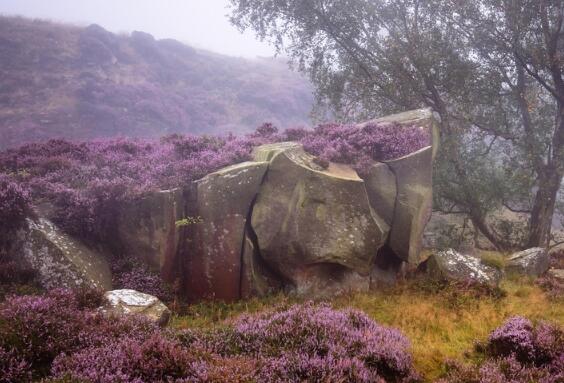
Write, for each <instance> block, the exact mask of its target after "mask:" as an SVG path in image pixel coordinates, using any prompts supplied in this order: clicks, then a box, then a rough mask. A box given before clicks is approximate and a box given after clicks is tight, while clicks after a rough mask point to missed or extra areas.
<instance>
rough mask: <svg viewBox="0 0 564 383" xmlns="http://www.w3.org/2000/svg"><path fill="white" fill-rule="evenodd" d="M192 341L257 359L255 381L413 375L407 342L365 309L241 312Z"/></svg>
mask: <svg viewBox="0 0 564 383" xmlns="http://www.w3.org/2000/svg"><path fill="white" fill-rule="evenodd" d="M194 344H197V345H200V346H201V347H204V348H207V349H209V350H210V351H212V352H215V353H219V354H220V355H233V354H243V355H249V356H253V357H255V358H259V359H261V368H260V371H259V377H260V379H259V380H260V381H268V382H286V381H305V382H317V381H367V382H369V381H378V380H380V379H386V381H389V382H408V381H413V380H416V375H415V372H414V370H413V366H412V360H411V355H410V352H409V347H410V345H409V342H408V341H407V339H406V338H405V337H404V336H403V335H402V334H401V333H400V332H399V331H397V330H394V329H389V328H386V327H383V326H380V325H378V324H376V323H375V322H373V321H372V320H370V319H369V318H368V317H367V316H366V315H365V314H363V313H361V312H359V311H354V310H347V311H335V310H333V309H331V308H330V307H329V306H326V305H319V306H315V305H313V304H306V305H294V306H292V307H290V308H289V309H288V310H285V311H280V312H269V313H262V314H256V315H251V316H243V317H241V318H240V319H239V320H238V321H237V322H236V323H235V324H234V326H233V329H232V330H225V331H220V332H217V333H216V334H215V336H214V334H211V335H210V336H209V337H207V338H204V339H203V340H196V341H195V343H194Z"/></svg>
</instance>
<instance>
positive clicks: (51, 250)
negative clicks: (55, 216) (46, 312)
mask: <svg viewBox="0 0 564 383" xmlns="http://www.w3.org/2000/svg"><path fill="white" fill-rule="evenodd" d="M18 242H19V243H20V247H21V249H22V255H23V258H24V259H25V261H27V263H28V264H29V265H30V266H31V267H32V268H33V269H34V270H36V271H37V274H38V279H39V283H40V284H41V286H42V287H43V288H45V289H53V288H74V287H79V286H90V287H94V288H99V289H104V290H108V289H111V287H112V277H111V273H110V267H109V265H108V263H107V261H106V259H105V258H104V256H103V255H102V254H100V253H98V252H96V251H94V250H92V249H90V248H88V247H86V246H85V245H84V244H83V243H81V242H80V241H78V240H76V239H74V238H72V237H71V236H69V235H68V234H66V233H64V232H62V231H61V230H60V229H59V228H57V227H56V226H55V224H53V223H52V222H51V221H49V220H48V219H46V218H43V217H39V218H37V219H36V220H31V219H27V228H26V229H22V230H20V232H19V233H18Z"/></svg>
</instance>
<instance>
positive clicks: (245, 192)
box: [117, 110, 438, 301]
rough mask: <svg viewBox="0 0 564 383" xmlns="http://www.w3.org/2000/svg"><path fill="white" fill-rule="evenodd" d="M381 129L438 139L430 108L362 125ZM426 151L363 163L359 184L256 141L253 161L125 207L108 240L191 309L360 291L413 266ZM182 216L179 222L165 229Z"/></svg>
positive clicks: (426, 179) (287, 147)
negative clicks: (410, 129) (157, 273)
mask: <svg viewBox="0 0 564 383" xmlns="http://www.w3.org/2000/svg"><path fill="white" fill-rule="evenodd" d="M386 121H390V122H398V123H399V124H400V128H401V125H402V124H408V125H411V124H418V125H419V126H420V127H421V129H429V130H430V131H432V132H433V142H434V143H436V141H437V139H438V138H437V137H438V136H437V134H436V131H437V120H436V118H435V116H434V114H433V113H432V112H431V111H430V110H416V111H410V112H406V113H402V114H398V115H393V116H388V117H385V118H382V119H379V120H375V121H371V122H386ZM360 126H362V124H360V125H359V127H360ZM435 153H436V145H430V146H427V147H425V148H423V149H421V150H419V151H416V152H414V153H411V154H409V155H406V156H404V157H401V158H397V159H394V160H391V161H386V162H382V163H378V162H374V163H373V164H372V166H371V167H370V168H369V170H368V172H366V174H364V173H363V178H361V177H359V175H358V174H357V172H356V171H355V170H353V169H352V168H351V167H350V166H347V165H344V164H336V163H329V164H328V166H325V165H326V164H323V165H321V163H320V162H319V161H316V158H315V157H314V156H312V155H310V154H308V153H306V152H305V151H304V149H303V147H302V146H301V144H298V143H295V142H281V143H274V144H267V145H262V146H259V147H257V148H255V150H254V152H253V161H250V162H245V163H241V164H237V165H233V166H229V167H227V168H224V169H221V170H219V171H217V172H215V173H212V174H208V175H207V176H205V177H204V178H202V179H200V180H198V181H195V182H193V183H191V184H190V185H189V186H187V187H186V188H185V189H184V190H182V191H180V190H172V191H164V192H162V193H157V194H155V195H152V196H148V197H147V198H146V199H144V200H143V201H140V202H139V203H137V204H133V205H132V206H131V207H130V208H128V209H125V210H124V211H123V212H122V213H120V214H122V215H121V216H120V217H119V220H118V222H119V225H118V230H117V232H118V237H119V241H120V242H121V244H122V245H123V247H124V249H126V250H127V252H128V253H133V254H132V255H136V256H140V257H142V258H145V259H146V260H147V261H148V262H149V263H151V264H152V265H154V266H155V267H159V268H160V269H161V274H162V275H163V276H164V277H165V280H167V281H169V282H173V281H175V280H176V279H178V278H180V282H181V289H182V291H183V292H184V296H185V297H186V298H188V299H189V300H191V301H197V300H202V299H218V300H224V301H233V300H236V299H239V298H241V297H248V296H253V295H265V294H269V293H272V292H274V291H277V290H284V291H292V292H295V293H297V294H299V295H308V296H327V295H333V294H338V293H341V292H347V291H366V290H367V289H369V288H370V286H372V287H374V286H378V285H380V284H381V283H385V284H387V283H391V282H393V281H394V280H395V275H396V274H397V272H398V270H399V269H400V268H401V267H403V266H402V265H404V264H406V265H410V266H409V267H411V268H415V267H416V266H417V265H419V264H420V263H421V262H422V261H423V259H422V258H421V256H420V254H421V247H422V237H423V230H424V228H425V225H426V223H427V220H428V219H429V216H430V211H431V203H432V164H433V158H434V156H435ZM182 219H187V225H185V226H183V227H178V225H175V222H177V221H178V220H182Z"/></svg>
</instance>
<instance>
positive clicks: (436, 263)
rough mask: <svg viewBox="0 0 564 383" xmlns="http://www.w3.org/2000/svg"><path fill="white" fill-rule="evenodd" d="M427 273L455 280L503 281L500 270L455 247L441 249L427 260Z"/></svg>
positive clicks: (495, 283) (488, 282) (495, 282)
mask: <svg viewBox="0 0 564 383" xmlns="http://www.w3.org/2000/svg"><path fill="white" fill-rule="evenodd" d="M426 267H427V273H428V274H429V275H430V276H431V277H435V278H445V279H448V280H454V281H462V282H467V281H474V282H478V283H482V284H487V285H490V286H497V285H499V282H500V281H501V277H502V273H501V271H500V270H498V269H496V268H494V267H491V266H487V265H484V264H483V263H482V262H481V261H480V259H479V258H476V257H473V256H471V255H467V254H461V253H459V252H457V251H456V250H453V249H448V250H443V251H439V252H437V253H435V254H433V255H431V257H430V258H429V259H428V260H427V264H426Z"/></svg>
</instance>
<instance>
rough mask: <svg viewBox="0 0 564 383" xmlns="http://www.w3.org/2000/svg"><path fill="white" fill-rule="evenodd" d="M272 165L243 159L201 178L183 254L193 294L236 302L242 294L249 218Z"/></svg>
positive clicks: (193, 296)
mask: <svg viewBox="0 0 564 383" xmlns="http://www.w3.org/2000/svg"><path fill="white" fill-rule="evenodd" d="M267 166H268V164H267V163H266V162H244V163H241V164H237V165H233V166H229V167H227V168H224V169H221V170H219V171H217V172H215V173H211V174H208V175H207V176H206V177H204V178H202V179H201V180H199V181H197V182H196V184H195V188H194V190H193V193H192V194H195V196H193V197H194V198H193V201H192V203H190V205H191V206H192V209H193V210H191V212H190V214H189V215H190V216H192V217H198V219H200V220H201V222H199V223H196V224H193V225H189V226H188V227H187V228H186V232H187V241H188V243H187V245H186V248H187V252H186V254H185V256H184V266H185V273H184V278H185V291H186V295H187V297H188V298H189V299H194V300H197V299H202V298H206V299H219V300H225V301H232V300H235V299H239V298H240V297H241V289H242V287H241V280H242V275H241V274H242V254H241V252H242V248H243V240H244V234H245V226H246V223H247V218H248V215H249V212H250V210H251V205H252V203H253V200H254V198H255V197H256V195H257V193H258V191H259V187H260V185H261V182H262V179H263V176H264V174H265V172H266V169H267Z"/></svg>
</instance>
